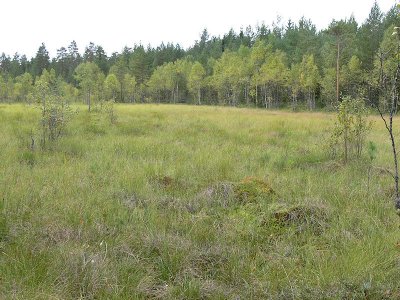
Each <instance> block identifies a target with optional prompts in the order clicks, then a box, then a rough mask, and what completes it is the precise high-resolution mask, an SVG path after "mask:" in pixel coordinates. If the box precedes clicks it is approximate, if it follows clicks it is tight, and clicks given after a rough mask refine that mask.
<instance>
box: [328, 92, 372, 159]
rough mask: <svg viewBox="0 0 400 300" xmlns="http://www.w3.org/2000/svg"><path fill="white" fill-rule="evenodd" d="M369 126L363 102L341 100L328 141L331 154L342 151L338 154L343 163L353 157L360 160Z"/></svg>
mask: <svg viewBox="0 0 400 300" xmlns="http://www.w3.org/2000/svg"><path fill="white" fill-rule="evenodd" d="M371 126H372V122H371V121H369V120H368V110H367V108H366V107H365V104H364V101H363V100H361V99H352V98H350V97H346V98H345V99H343V101H342V102H341V103H340V104H339V107H338V112H337V121H336V123H335V127H334V129H333V132H332V135H331V139H330V147H332V150H333V153H337V151H338V149H342V151H340V152H342V156H343V159H344V161H345V162H347V161H348V160H349V159H350V158H351V157H353V156H354V157H355V158H360V157H361V154H362V151H363V148H364V144H365V139H366V136H367V134H368V132H369V131H370V130H371Z"/></svg>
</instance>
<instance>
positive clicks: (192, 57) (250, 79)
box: [0, 3, 400, 299]
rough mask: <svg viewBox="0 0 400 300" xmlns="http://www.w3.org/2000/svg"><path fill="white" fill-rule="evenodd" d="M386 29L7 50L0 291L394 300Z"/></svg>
mask: <svg viewBox="0 0 400 300" xmlns="http://www.w3.org/2000/svg"><path fill="white" fill-rule="evenodd" d="M398 18H399V15H398V13H397V8H395V7H394V8H393V9H391V10H390V11H389V12H387V13H386V14H383V13H382V12H381V11H380V9H379V7H378V5H377V4H376V3H375V4H374V6H373V7H372V9H371V13H370V15H369V18H368V19H367V20H366V21H365V23H363V24H362V25H361V26H359V25H358V24H357V23H356V22H355V20H354V18H353V17H350V18H349V19H346V20H341V21H333V22H332V23H331V25H330V26H329V28H328V29H326V30H322V31H320V32H317V31H316V29H315V27H314V26H313V25H312V23H311V21H309V20H306V19H304V18H303V19H301V20H300V21H299V23H298V24H293V23H292V22H289V23H288V24H287V26H285V27H284V26H282V25H281V24H279V22H278V23H274V25H273V26H272V28H269V27H267V26H265V25H261V26H259V27H257V28H256V31H253V29H252V28H250V27H249V28H246V30H245V31H241V32H240V33H239V34H236V33H235V32H233V31H230V32H229V33H228V34H226V35H224V36H223V37H222V38H220V37H211V38H210V37H209V36H208V34H207V31H206V30H204V32H203V34H202V36H201V39H200V41H198V42H196V44H195V45H194V46H193V47H191V48H189V49H187V50H183V49H181V48H180V47H179V45H176V46H175V45H172V44H168V45H167V46H164V45H161V46H160V47H158V48H155V49H154V48H151V47H148V48H147V49H145V48H144V47H143V46H142V45H136V46H135V47H134V48H133V49H131V48H125V49H124V50H123V52H122V53H113V54H112V55H111V56H109V57H108V56H107V55H106V54H105V51H104V49H103V48H102V47H101V46H96V45H94V44H92V43H91V44H90V45H89V46H88V47H87V48H86V49H85V53H84V55H83V56H81V55H80V54H79V51H78V48H77V45H76V43H75V42H72V43H71V44H70V46H69V47H68V49H66V48H64V47H62V48H60V49H59V50H58V52H57V57H55V58H53V59H52V60H51V61H50V58H49V54H48V52H47V50H46V48H45V45H44V44H42V45H41V46H40V48H39V50H38V52H37V55H36V56H35V57H34V58H32V59H31V60H29V61H28V59H27V58H26V57H25V56H19V55H18V54H16V55H15V56H14V57H13V58H12V59H11V58H10V57H8V56H7V55H5V54H3V55H2V56H1V58H0V99H1V102H5V103H0V128H1V131H0V146H1V149H2V151H0V298H1V299H52V298H54V299H289V298H290V299H332V298H337V299H398V298H400V292H399V291H400V272H399V263H400V246H399V245H400V240H399V235H398V228H399V225H400V220H399V218H398V216H397V215H396V214H395V213H394V210H393V200H395V207H396V209H398V212H399V211H400V192H399V176H398V164H397V151H396V137H397V136H398V134H399V132H398V126H397V122H398V120H397V117H396V113H397V105H398V101H399V84H398V82H399V76H400V60H399V45H400V29H399V27H396V26H394V25H396V24H397V23H398V22H399V21H400V20H399V19H398ZM7 102H8V103H7ZM11 102H12V103H11ZM15 102H20V103H15ZM116 102H128V103H136V105H130V104H124V103H117V104H116ZM149 102H156V103H157V104H150V103H149ZM166 102H172V103H175V104H174V105H163V104H160V103H166ZM182 102H183V103H188V104H196V105H185V106H184V105H178V103H182ZM143 103H146V104H143ZM201 104H220V105H224V106H225V107H220V106H200V105H201ZM228 106H229V107H228ZM235 106H241V108H240V109H238V108H236V107H235ZM243 106H248V107H247V108H244V107H243ZM259 107H263V108H267V109H268V110H266V109H257V108H259ZM282 107H284V109H280V110H274V109H275V108H282ZM316 108H318V109H321V108H326V109H325V110H326V112H321V111H319V112H313V113H311V112H304V111H305V110H315V109H316ZM329 109H332V110H333V109H335V110H336V111H335V112H328V111H329ZM293 110H295V111H297V112H293ZM301 110H303V112H301ZM372 110H374V111H375V112H379V113H380V116H378V114H375V115H374V114H370V112H371V111H372ZM382 119H383V121H382ZM384 125H385V126H384ZM388 137H390V141H389V138H388ZM390 142H391V143H390ZM393 165H394V168H393ZM393 180H394V183H395V184H394V188H393Z"/></svg>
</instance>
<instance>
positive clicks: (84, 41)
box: [0, 0, 396, 57]
mask: <svg viewBox="0 0 400 300" xmlns="http://www.w3.org/2000/svg"><path fill="white" fill-rule="evenodd" d="M373 2H374V0H329V1H325V0H319V1H318V0H273V1H270V0H241V1H237V0H230V1H229V0H197V1H190V0H140V1H129V0H112V1H111V0H63V1H60V0H1V3H0V53H1V52H5V53H6V54H9V55H11V56H12V55H13V54H14V53H15V52H19V53H20V54H26V55H27V56H28V57H31V56H33V55H35V53H36V51H37V49H38V48H39V46H40V44H41V43H42V42H44V43H45V44H46V48H47V50H48V51H49V52H50V56H51V57H54V56H55V55H56V49H58V48H60V47H62V46H64V47H67V46H68V45H69V44H70V42H71V41H72V40H75V41H76V42H77V44H78V47H79V51H80V52H81V53H82V52H83V50H84V48H85V47H86V46H87V45H88V44H89V42H94V43H95V44H98V45H101V46H103V48H104V49H105V51H106V52H107V54H108V55H110V54H111V53H112V52H114V51H118V52H120V51H121V50H122V49H123V47H124V46H128V47H132V46H133V45H134V44H135V43H142V44H144V45H147V44H148V43H150V44H151V45H152V46H158V45H159V44H160V43H161V42H162V41H164V42H165V43H167V42H174V43H179V44H180V45H181V46H183V47H184V48H187V47H189V46H191V45H192V44H193V43H194V41H195V40H198V39H199V37H200V34H201V32H202V30H203V29H204V28H207V29H208V32H209V34H210V36H211V35H216V36H218V35H223V34H224V33H227V32H228V31H229V29H230V28H233V29H235V31H236V32H237V31H238V30H239V29H240V27H243V28H245V27H246V26H248V25H251V26H252V27H253V28H254V26H255V25H257V24H261V23H262V22H265V24H266V25H270V24H272V22H273V21H274V20H276V17H277V16H278V15H279V16H280V17H281V18H282V22H283V23H284V24H286V22H287V20H288V19H289V18H290V19H292V20H293V21H295V22H297V20H298V19H299V18H300V17H302V16H305V17H306V18H310V19H311V20H312V22H313V23H314V24H315V25H316V26H317V29H319V30H320V29H324V28H326V27H327V26H328V24H329V23H330V22H331V20H332V19H337V20H338V19H342V18H348V17H349V16H350V15H351V14H352V13H353V14H354V16H355V18H356V20H357V21H358V22H359V24H360V23H362V22H364V20H365V19H366V18H367V17H368V14H369V11H370V9H371V7H372V5H373ZM377 2H378V4H379V6H380V8H381V10H382V11H383V12H387V11H388V10H389V9H390V7H392V6H393V5H394V4H395V3H396V1H395V0H378V1H377Z"/></svg>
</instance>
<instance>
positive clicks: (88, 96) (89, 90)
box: [88, 89, 91, 112]
mask: <svg viewBox="0 0 400 300" xmlns="http://www.w3.org/2000/svg"><path fill="white" fill-rule="evenodd" d="M90 104H91V103H90V89H89V91H88V106H89V112H90Z"/></svg>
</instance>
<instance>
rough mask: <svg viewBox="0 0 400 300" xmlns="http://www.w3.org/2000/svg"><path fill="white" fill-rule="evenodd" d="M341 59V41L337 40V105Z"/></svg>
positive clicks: (337, 100) (337, 101)
mask: <svg viewBox="0 0 400 300" xmlns="http://www.w3.org/2000/svg"><path fill="white" fill-rule="evenodd" d="M339 59H340V43H339V39H338V40H337V56H336V105H338V103H339V71H340V69H339Z"/></svg>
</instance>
